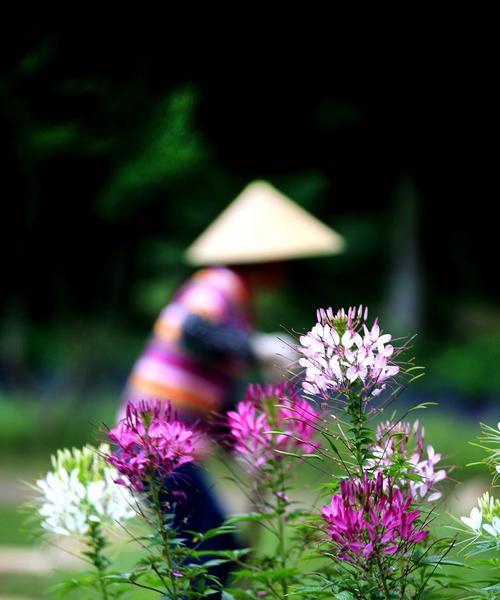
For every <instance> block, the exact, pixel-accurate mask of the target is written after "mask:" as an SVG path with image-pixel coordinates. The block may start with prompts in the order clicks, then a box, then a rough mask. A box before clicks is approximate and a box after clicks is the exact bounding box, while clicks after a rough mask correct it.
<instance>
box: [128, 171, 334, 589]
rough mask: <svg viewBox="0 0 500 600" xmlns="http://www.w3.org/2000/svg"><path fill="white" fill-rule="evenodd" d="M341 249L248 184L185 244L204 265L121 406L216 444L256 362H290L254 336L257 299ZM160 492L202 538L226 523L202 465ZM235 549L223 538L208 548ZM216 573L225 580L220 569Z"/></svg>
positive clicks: (298, 212) (154, 340) (140, 364)
mask: <svg viewBox="0 0 500 600" xmlns="http://www.w3.org/2000/svg"><path fill="white" fill-rule="evenodd" d="M343 247H344V242H343V239H342V238H341V236H340V235H339V234H337V233H336V232H335V231H333V230H332V229H330V228H329V227H328V226H326V225H325V224H323V223H321V222H320V221H318V220H317V219H316V218H315V217H313V216H312V215H310V214H309V213H308V212H306V211H305V210H304V209H302V208H301V207H299V206H298V205H297V204H295V203H294V202H293V201H292V200H290V199H289V198H287V197H286V196H284V195H283V194H281V193H280V192H278V190H276V189H275V188H273V187H272V186H271V185H270V184H268V183H266V182H263V181H256V182H253V183H251V184H249V185H248V186H247V187H246V188H245V189H244V190H243V191H242V192H241V194H240V195H239V196H238V197H237V198H236V199H235V200H234V201H233V202H232V203H231V204H230V205H229V206H228V207H227V208H226V209H225V210H224V211H223V212H222V214H221V215H220V216H219V217H218V218H217V219H216V220H215V221H214V222H213V223H212V224H211V225H210V226H209V227H208V229H207V230H206V231H205V232H204V233H203V234H202V235H201V236H200V237H199V238H198V239H197V240H196V241H195V242H194V243H193V244H192V245H191V246H190V247H189V248H188V250H187V252H186V259H187V261H188V262H189V263H190V264H191V265H193V266H196V267H201V268H200V269H199V270H197V271H195V272H194V274H193V275H192V276H191V277H190V279H189V280H188V281H187V282H186V283H185V284H184V285H182V286H181V287H180V289H179V290H178V291H177V292H176V293H175V295H174V297H173V298H172V300H171V301H170V302H169V303H168V304H167V305H166V306H165V308H164V309H163V310H162V312H161V313H160V315H159V317H158V319H157V321H156V323H155V325H154V329H153V334H152V337H151V339H150V341H149V342H148V343H147V345H146V347H145V349H144V351H143V353H142V354H141V356H140V357H139V359H138V360H137V362H136V363H135V365H134V367H133V369H132V372H131V374H130V377H129V379H128V382H127V385H126V388H125V392H124V395H123V406H125V404H126V403H128V402H138V401H140V400H147V399H162V400H166V401H170V402H171V404H172V408H173V410H174V412H176V413H177V415H178V417H179V418H181V419H182V420H183V421H185V422H186V423H192V424H195V425H197V426H198V427H201V429H202V430H204V431H205V432H206V433H207V434H208V436H209V437H210V436H211V437H215V438H216V437H217V435H218V432H217V427H214V426H213V424H212V423H214V422H215V423H217V422H219V423H220V422H221V416H222V415H223V414H224V413H225V412H226V410H227V409H228V408H230V407H232V406H233V405H234V403H235V401H236V400H237V399H238V398H237V390H238V382H241V381H243V379H244V376H245V374H246V373H247V372H248V370H249V369H250V368H252V367H253V366H261V367H264V369H265V370H266V371H267V375H269V372H270V367H272V366H274V367H277V370H278V371H279V369H280V368H281V369H283V368H284V367H285V366H286V365H287V364H289V363H290V362H291V361H292V360H293V358H294V356H293V352H291V348H292V345H291V344H290V343H287V341H286V336H285V335H284V334H265V333H261V332H259V331H258V330H257V324H256V323H255V315H254V298H255V296H256V294H258V292H259V290H262V289H264V288H268V287H274V286H279V285H280V284H281V283H282V281H283V279H284V266H285V262H286V261H289V260H292V259H298V258H305V257H315V256H320V255H329V254H335V253H338V252H341V251H342V249H343ZM275 377H276V373H275ZM214 415H219V418H218V419H217V418H215V419H214V418H213V417H214ZM166 488H167V490H173V489H175V490H176V491H177V492H181V495H182V496H185V499H184V501H182V502H179V503H178V504H177V506H176V509H175V510H176V521H177V523H178V524H179V525H181V524H182V527H184V528H185V529H190V530H195V531H200V532H203V531H207V530H208V529H211V528H214V527H217V526H219V525H221V524H222V523H223V521H224V511H223V510H222V508H221V506H220V505H219V502H218V499H217V497H216V495H215V494H214V493H213V491H212V490H211V488H210V484H209V483H208V480H207V478H206V474H205V473H204V471H203V470H202V468H201V467H200V466H195V465H193V464H189V465H184V467H182V468H181V469H180V470H179V473H178V476H176V477H174V478H172V480H171V481H169V482H167V483H166ZM177 495H178V494H177ZM235 547H237V542H236V540H234V539H233V538H232V537H231V536H228V535H225V536H220V537H215V538H212V539H211V540H210V541H209V542H208V543H207V545H206V548H210V549H223V548H226V549H230V548H235ZM214 572H215V574H217V575H218V576H219V577H221V578H222V579H224V576H225V572H224V570H223V569H218V570H217V569H216V570H214Z"/></svg>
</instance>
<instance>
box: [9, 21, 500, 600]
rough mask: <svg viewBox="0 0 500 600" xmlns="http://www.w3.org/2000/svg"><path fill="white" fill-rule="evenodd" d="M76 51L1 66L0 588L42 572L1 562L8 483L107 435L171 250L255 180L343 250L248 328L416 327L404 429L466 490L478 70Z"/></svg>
mask: <svg viewBox="0 0 500 600" xmlns="http://www.w3.org/2000/svg"><path fill="white" fill-rule="evenodd" d="M88 35H89V34H88V32H83V31H82V33H78V32H77V31H76V30H75V31H71V32H68V33H65V34H61V33H52V34H43V33H38V34H36V35H33V36H30V35H26V36H21V37H16V38H15V39H14V38H13V39H12V40H10V41H9V45H8V47H7V48H6V50H5V51H4V53H3V55H2V71H1V73H0V121H1V123H2V130H3V134H2V137H1V141H0V153H1V154H0V164H1V165H2V168H3V169H2V170H3V174H2V189H3V194H2V195H3V201H2V223H3V233H2V236H1V237H0V244H1V245H2V248H1V255H2V257H3V261H2V262H3V264H2V284H1V289H2V294H1V298H0V451H1V456H2V463H1V464H2V466H1V469H0V486H1V489H0V590H2V592H0V593H4V594H11V595H15V594H18V595H22V594H24V595H28V596H29V597H41V596H39V595H37V594H40V593H41V592H40V589H41V586H40V581H41V580H43V581H44V582H45V581H50V580H52V579H53V578H55V579H57V577H58V575H53V574H52V571H51V570H50V569H49V571H48V572H46V571H44V570H43V569H41V570H40V572H39V573H37V572H36V569H35V571H33V570H32V571H31V572H29V573H28V574H27V573H24V572H17V573H16V570H17V571H19V569H20V568H21V567H19V564H20V563H22V562H23V559H19V561H17V563H16V559H15V558H13V557H14V556H17V555H15V553H14V549H15V548H20V547H26V548H28V547H29V546H30V545H31V544H32V542H31V541H30V539H29V537H28V536H27V535H26V534H24V533H22V532H20V530H19V526H20V523H21V517H20V516H19V515H18V514H17V507H18V505H19V504H20V503H21V502H22V501H24V499H25V497H26V495H27V494H26V492H25V490H24V488H23V487H22V485H21V484H19V483H18V481H19V480H20V479H24V480H32V479H33V478H34V477H35V476H36V475H37V474H40V473H42V472H44V469H46V467H47V466H48V460H49V459H48V457H49V454H50V452H51V451H53V450H54V449H56V448H57V447H60V446H63V445H81V444H83V443H85V442H88V441H93V440H94V438H95V434H94V425H95V424H96V423H97V424H98V423H100V422H102V421H103V420H106V421H107V422H112V420H113V419H114V415H115V413H116V408H117V404H118V399H119V395H120V392H121V390H122V387H123V384H124V382H125V379H126V377H127V374H128V370H129V369H130V367H131V365H132V363H133V361H134V359H135V358H136V356H137V355H138V353H139V352H140V350H141V348H142V345H143V343H144V341H145V339H146V337H147V335H148V333H149V331H150V328H151V325H152V323H153V321H154V319H155V318H156V316H157V314H158V313H159V311H160V310H161V308H162V306H163V305H164V304H165V302H166V301H167V300H168V299H169V296H170V294H171V293H172V292H173V290H175V288H176V287H177V286H178V285H179V284H180V283H181V282H182V281H183V279H184V278H186V277H187V276H188V275H189V273H190V271H189V269H188V267H186V266H185V265H184V264H183V261H182V254H183V251H184V249H185V248H186V247H187V245H188V244H189V243H190V242H192V241H193V239H194V238H195V237H196V236H197V235H198V234H199V233H200V232H201V231H202V230H203V229H204V228H205V227H206V226H207V225H208V224H209V223H210V222H211V221H212V220H213V219H214V218H215V217H216V216H217V215H218V214H219V213H220V211H221V210H222V209H223V208H224V207H225V206H226V205H227V204H228V203H229V202H230V201H231V200H232V199H233V198H234V197H235V196H236V195H237V194H238V193H239V192H240V190H241V189H242V188H243V187H244V186H245V185H246V184H247V183H248V182H249V181H250V180H253V179H255V178H263V179H267V180H269V181H270V182H272V183H273V184H274V185H275V186H276V187H277V188H278V189H280V190H282V191H283V192H284V193H286V194H287V195H288V196H290V197H291V198H293V199H294V200H296V201H297V202H298V203H299V204H301V205H302V206H303V207H305V208H306V209H308V210H310V211H311V212H312V213H313V214H315V215H316V216H318V217H319V218H320V219H322V220H323V221H324V222H325V223H327V224H329V225H330V226H331V227H333V228H334V229H336V230H337V231H338V232H339V233H341V234H342V235H343V236H344V237H345V238H346V241H347V244H348V247H347V252H346V253H345V254H342V255H339V256H335V257H331V258H322V259H315V260H310V261H296V262H294V263H292V264H291V265H290V269H289V274H290V277H289V280H288V283H287V285H286V287H284V288H283V289H281V290H279V291H276V292H272V293H268V294H265V295H263V296H261V297H260V298H259V304H258V315H259V321H260V324H261V327H262V329H263V330H264V331H266V330H268V331H274V330H277V329H279V328H280V326H284V327H286V328H292V329H294V330H296V331H302V330H303V329H304V328H307V327H309V326H310V325H311V323H312V322H313V319H314V311H315V309H316V307H318V306H329V305H332V306H333V307H338V306H349V305H351V304H359V303H363V304H367V305H368V306H369V307H370V312H371V315H372V316H374V315H377V314H378V315H380V316H381V318H383V323H384V325H385V327H386V329H388V330H390V331H392V332H394V333H396V334H407V333H413V332H417V333H418V337H417V339H416V342H415V349H414V350H415V355H416V356H417V363H418V364H422V365H425V366H426V368H427V374H426V376H425V377H424V378H423V379H422V380H420V381H419V382H418V384H416V385H415V386H414V387H413V388H412V389H409V390H407V392H406V393H405V395H404V396H403V398H402V402H403V403H405V405H411V404H412V403H415V402H417V401H418V402H420V401H435V402H438V403H439V407H438V408H437V409H436V410H434V411H433V412H432V414H431V412H430V411H428V412H426V413H425V415H423V418H424V422H425V423H426V424H427V427H428V431H429V434H430V436H431V441H433V443H434V445H435V446H436V447H437V449H439V450H440V451H441V452H443V453H444V455H445V457H446V462H447V464H455V465H457V469H456V470H455V471H454V473H453V476H454V478H456V480H457V481H464V482H467V483H466V484H464V486H465V485H470V486H476V487H478V488H480V487H481V485H482V484H483V480H481V479H477V478H478V477H479V478H480V475H479V473H480V471H475V470H474V469H465V468H464V465H465V464H466V463H467V462H470V461H471V460H473V459H474V457H475V456H476V454H475V451H474V449H473V448H472V447H467V445H466V441H467V440H468V439H472V438H473V436H474V435H476V433H477V432H478V421H479V420H487V421H490V422H496V420H497V418H498V415H499V396H500V372H499V370H498V364H499V362H500V361H499V359H500V311H499V308H498V304H497V302H496V296H495V293H496V290H497V278H498V267H497V260H498V259H497V254H498V253H497V248H498V226H497V217H495V211H494V205H495V203H494V202H493V200H492V198H493V194H494V193H495V192H496V188H495V186H494V185H493V166H494V164H495V166H496V163H494V161H493V154H492V153H491V152H490V150H489V149H488V144H487V141H488V140H489V133H488V132H489V128H490V127H491V126H492V122H493V120H494V116H495V114H496V111H497V109H496V108H495V107H494V106H493V103H492V101H491V100H490V97H489V95H488V93H487V91H486V90H484V89H483V88H482V87H481V76H480V74H477V73H476V74H475V75H472V73H470V74H469V75H468V76H467V77H464V75H463V71H462V70H461V69H459V68H458V66H456V67H455V66H453V65H450V64H448V63H447V61H446V60H445V59H444V58H442V59H440V60H438V61H437V64H436V62H434V61H433V60H432V58H431V57H425V59H422V60H424V62H425V64H422V63H421V62H420V59H419V60H415V61H414V62H413V61H412V62H411V64H406V65H404V66H403V67H401V68H398V69H395V72H394V73H392V74H391V75H390V76H389V75H386V74H383V73H381V72H380V71H379V69H378V64H377V62H376V61H375V60H374V61H373V65H365V70H366V72H365V71H363V72H361V71H359V70H358V69H357V68H356V67H353V65H351V64H347V63H345V64H343V65H342V61H341V60H340V59H336V60H335V61H333V62H332V63H330V64H329V66H326V65H325V67H324V68H321V69H317V70H316V69H315V70H312V69H309V68H308V65H307V64H304V63H299V62H295V60H292V59H291V58H286V57H285V55H283V57H281V58H278V57H274V58H273V59H272V60H269V61H262V63H261V62H260V61H258V60H257V58H255V61H256V62H254V59H253V58H251V59H247V60H245V61H244V62H243V63H239V64H237V65H235V66H234V68H231V69H228V70H227V72H226V73H224V75H223V76H219V77H216V76H215V74H214V73H213V71H212V69H211V68H210V66H211V65H210V64H209V63H210V61H209V60H208V59H206V58H205V60H206V61H207V65H206V67H207V68H200V67H201V66H203V67H204V66H205V64H203V65H202V64H201V62H202V61H200V64H198V65H196V66H197V68H193V69H191V68H186V69H185V70H183V69H181V68H179V67H180V65H179V64H178V62H177V56H176V54H175V52H173V51H172V49H170V48H167V47H166V46H163V45H162V44H160V43H159V42H156V43H154V42H151V41H150V42H148V43H146V44H144V43H140V44H139V43H130V39H129V38H128V37H127V36H126V35H125V34H124V35H123V37H121V36H120V35H119V34H117V35H116V37H113V38H110V37H109V35H108V34H107V33H106V35H105V34H104V33H103V34H102V35H101V34H98V33H93V34H92V36H91V37H90V38H89V37H88ZM202 60H203V59H202ZM427 63H428V64H427ZM431 65H432V67H433V68H432V69H428V68H427V66H431ZM221 75H222V74H221ZM476 77H477V81H476ZM484 485H487V479H486V477H485V479H484ZM462 489H467V488H464V487H463V486H462ZM450 491H451V497H453V496H454V495H455V496H456V495H457V494H458V495H460V494H461V493H462V492H457V491H456V489H455V488H454V484H453V485H450ZM462 495H463V494H462ZM476 495H477V494H476ZM473 496H474V494H473V493H472V496H471V498H472V497H473ZM450 501H453V498H452V500H450ZM471 504H472V501H471ZM29 556H31V559H30V560H35V558H33V557H34V556H35V555H29ZM25 560H27V559H24V561H25ZM2 561H3V564H2ZM9 561H10V562H9ZM35 562H36V561H35ZM16 564H18V567H19V568H17V567H16Z"/></svg>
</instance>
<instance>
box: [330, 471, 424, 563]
mask: <svg viewBox="0 0 500 600" xmlns="http://www.w3.org/2000/svg"><path fill="white" fill-rule="evenodd" d="M385 484H386V485H385ZM384 487H385V488H387V491H384ZM412 502H413V498H412V496H411V495H409V496H403V494H402V493H401V491H400V490H398V489H396V488H395V487H393V485H392V483H391V480H390V479H388V480H387V482H385V481H384V477H383V475H382V474H381V473H379V474H378V476H377V479H376V480H374V479H368V476H367V474H366V473H365V474H364V477H363V480H360V479H354V478H351V479H347V480H344V481H342V482H341V484H340V494H336V495H334V496H333V497H332V500H331V502H330V504H327V505H326V506H324V507H323V513H322V516H323V519H324V520H325V521H326V522H327V523H328V526H327V530H328V532H329V533H330V536H331V539H332V541H333V542H334V545H335V550H336V554H337V556H338V558H340V559H341V560H347V561H350V562H356V563H365V562H366V561H370V560H372V559H373V558H374V557H376V556H378V557H379V558H380V557H381V556H383V555H386V554H395V553H397V552H401V553H403V552H405V551H406V550H407V549H408V548H409V547H410V545H411V544H416V543H418V542H421V541H422V540H423V539H424V538H425V537H426V536H427V535H428V533H429V532H428V531H423V530H421V529H418V527H417V524H416V520H417V519H418V518H419V516H420V512H419V511H418V510H412Z"/></svg>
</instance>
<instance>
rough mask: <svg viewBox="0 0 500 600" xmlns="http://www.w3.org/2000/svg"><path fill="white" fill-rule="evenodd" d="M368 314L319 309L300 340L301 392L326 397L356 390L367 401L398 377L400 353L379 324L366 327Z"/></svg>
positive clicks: (354, 309)
mask: <svg viewBox="0 0 500 600" xmlns="http://www.w3.org/2000/svg"><path fill="white" fill-rule="evenodd" d="M367 318H368V310H367V309H366V308H365V309H364V310H363V307H362V306H360V307H359V308H358V309H356V308H352V307H351V308H349V310H348V311H347V313H346V312H345V310H344V309H340V310H339V311H338V312H337V313H336V314H335V315H334V314H333V310H332V309H331V308H328V309H326V310H325V309H322V308H320V309H318V311H317V323H316V325H314V327H313V328H312V329H311V331H309V332H308V333H307V334H306V335H303V336H301V337H300V345H299V346H298V347H297V351H298V353H299V354H300V355H301V358H300V359H299V364H300V365H301V366H302V367H304V368H305V380H304V382H303V388H304V391H305V392H307V393H308V394H313V395H316V394H317V395H323V396H327V395H328V394H329V393H330V392H338V393H348V392H349V390H351V389H352V388H353V386H356V387H357V388H359V389H360V391H361V392H362V393H363V394H364V396H365V397H366V398H368V397H370V396H377V395H378V394H380V393H381V392H382V391H383V390H384V389H385V387H386V385H387V384H386V383H384V382H386V381H387V380H390V379H392V378H393V377H395V376H396V375H397V374H398V373H399V367H398V366H397V365H396V364H395V363H394V362H393V359H394V357H396V356H397V355H398V354H399V353H400V352H401V351H402V349H401V348H394V346H392V345H391V344H389V342H390V341H391V339H392V336H391V335H390V334H389V333H384V334H382V333H381V330H380V326H379V324H378V320H377V319H375V322H374V324H373V326H372V328H371V329H368V327H367V325H366V319H367Z"/></svg>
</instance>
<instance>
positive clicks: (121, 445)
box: [107, 400, 198, 491]
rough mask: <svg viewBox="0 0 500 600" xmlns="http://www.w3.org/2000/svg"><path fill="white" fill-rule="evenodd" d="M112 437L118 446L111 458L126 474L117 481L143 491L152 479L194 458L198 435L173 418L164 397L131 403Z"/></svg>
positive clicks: (167, 473)
mask: <svg viewBox="0 0 500 600" xmlns="http://www.w3.org/2000/svg"><path fill="white" fill-rule="evenodd" d="M108 437H109V439H110V440H111V441H112V442H114V443H115V444H116V445H117V446H118V448H117V450H116V451H115V452H114V453H113V454H111V455H110V456H108V457H107V460H108V462H110V463H111V464H112V465H114V467H115V468H116V469H117V470H118V471H119V472H120V473H121V474H122V475H123V476H124V477H125V479H122V478H120V479H118V480H117V483H119V484H122V485H126V486H128V487H131V488H135V489H136V490H139V491H140V490H142V489H144V485H145V483H146V484H147V482H150V481H151V480H152V479H156V478H158V479H163V478H165V477H167V476H169V475H170V474H171V473H172V471H174V469H176V468H177V467H180V466H181V465H183V464H185V463H188V462H191V461H193V459H194V456H193V455H194V452H195V447H194V444H195V443H196V441H197V438H198V436H197V434H196V433H194V432H193V431H190V430H189V429H187V428H186V426H185V425H184V424H183V423H181V422H180V421H177V420H176V419H174V418H172V411H171V407H170V404H169V403H168V402H165V401H160V400H157V401H148V402H146V401H143V402H140V403H138V404H133V403H130V404H128V405H127V409H126V413H125V417H124V418H122V419H121V420H120V422H119V423H118V426H117V427H115V428H113V429H110V431H109V432H108Z"/></svg>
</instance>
